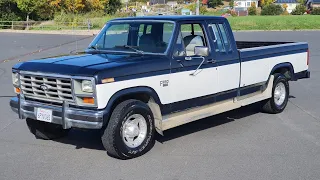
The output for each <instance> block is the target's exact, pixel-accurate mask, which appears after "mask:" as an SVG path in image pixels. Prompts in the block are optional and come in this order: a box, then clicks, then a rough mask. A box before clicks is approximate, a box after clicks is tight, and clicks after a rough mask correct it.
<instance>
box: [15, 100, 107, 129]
mask: <svg viewBox="0 0 320 180" xmlns="http://www.w3.org/2000/svg"><path fill="white" fill-rule="evenodd" d="M10 106H11V109H12V110H13V111H14V112H16V113H17V114H18V115H19V118H20V119H26V118H31V119H36V111H37V108H45V109H51V110H52V123H55V124H61V125H62V127H63V128H64V129H69V128H71V127H77V128H86V129H100V128H101V127H102V125H103V118H104V115H105V112H104V111H103V110H100V111H99V110H85V109H77V108H72V107H69V105H68V104H65V103H64V104H63V105H62V106H55V105H48V104H43V103H39V102H35V101H26V100H25V99H24V97H23V95H21V96H19V97H14V98H11V100H10Z"/></svg>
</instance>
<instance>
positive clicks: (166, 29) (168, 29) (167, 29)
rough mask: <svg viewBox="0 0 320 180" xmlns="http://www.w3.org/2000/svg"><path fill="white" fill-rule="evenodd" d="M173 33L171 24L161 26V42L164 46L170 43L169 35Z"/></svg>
mask: <svg viewBox="0 0 320 180" xmlns="http://www.w3.org/2000/svg"><path fill="white" fill-rule="evenodd" d="M172 32H173V24H172V23H164V24H163V35H162V37H163V42H164V43H166V44H169V42H170V38H171V36H170V35H169V34H171V33H172Z"/></svg>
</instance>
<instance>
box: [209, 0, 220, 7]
mask: <svg viewBox="0 0 320 180" xmlns="http://www.w3.org/2000/svg"><path fill="white" fill-rule="evenodd" d="M220 5H223V3H222V0H208V7H210V8H216V7H217V6H220Z"/></svg>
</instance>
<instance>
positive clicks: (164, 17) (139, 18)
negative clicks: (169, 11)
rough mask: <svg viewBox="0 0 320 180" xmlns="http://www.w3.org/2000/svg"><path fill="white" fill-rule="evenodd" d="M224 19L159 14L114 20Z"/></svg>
mask: <svg viewBox="0 0 320 180" xmlns="http://www.w3.org/2000/svg"><path fill="white" fill-rule="evenodd" d="M222 19H225V18H224V17H221V16H203V15H171V16H170V15H169V16H167V15H159V16H137V17H124V18H115V19H112V20H111V21H115V20H117V21H118V20H166V21H188V20H222Z"/></svg>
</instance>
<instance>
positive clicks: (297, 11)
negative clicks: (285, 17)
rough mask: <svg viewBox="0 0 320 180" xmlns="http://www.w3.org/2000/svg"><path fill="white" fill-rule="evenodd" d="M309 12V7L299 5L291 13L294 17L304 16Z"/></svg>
mask: <svg viewBox="0 0 320 180" xmlns="http://www.w3.org/2000/svg"><path fill="white" fill-rule="evenodd" d="M306 10H307V7H306V6H304V5H301V4H299V5H298V6H296V8H295V9H294V10H293V11H292V12H291V14H292V15H303V14H304V13H305V12H306Z"/></svg>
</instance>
